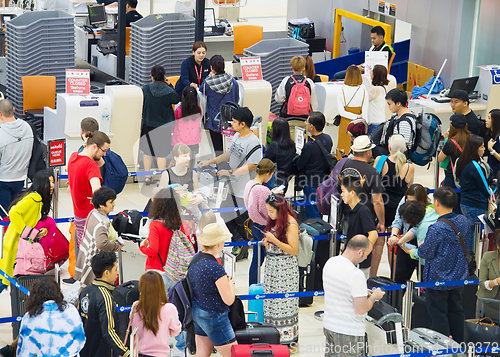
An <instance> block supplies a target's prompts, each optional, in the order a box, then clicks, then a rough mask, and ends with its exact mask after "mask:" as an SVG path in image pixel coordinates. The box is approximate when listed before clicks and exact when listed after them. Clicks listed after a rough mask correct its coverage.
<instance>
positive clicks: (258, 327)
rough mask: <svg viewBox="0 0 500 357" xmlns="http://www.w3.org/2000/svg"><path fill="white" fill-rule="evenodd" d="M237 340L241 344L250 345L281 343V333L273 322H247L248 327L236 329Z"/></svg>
mask: <svg viewBox="0 0 500 357" xmlns="http://www.w3.org/2000/svg"><path fill="white" fill-rule="evenodd" d="M234 334H235V335H236V340H237V341H238V343H239V344H244V345H249V344H255V343H269V344H279V343H280V333H279V331H278V329H277V328H276V327H274V325H272V324H266V323H262V322H247V324H246V328H245V329H241V330H235V331H234Z"/></svg>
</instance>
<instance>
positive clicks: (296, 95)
mask: <svg viewBox="0 0 500 357" xmlns="http://www.w3.org/2000/svg"><path fill="white" fill-rule="evenodd" d="M290 78H292V79H293V81H294V82H295V84H294V85H293V86H292V89H291V91H290V96H289V97H288V103H287V114H288V115H292V116H302V115H308V114H309V112H310V107H311V91H310V90H309V88H307V87H306V83H307V78H305V77H304V80H303V81H302V82H301V83H298V82H297V80H296V79H295V78H294V76H290Z"/></svg>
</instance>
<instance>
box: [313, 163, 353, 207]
mask: <svg viewBox="0 0 500 357" xmlns="http://www.w3.org/2000/svg"><path fill="white" fill-rule="evenodd" d="M347 160H348V158H347V157H345V158H343V159H341V160H339V161H338V162H337V164H336V165H335V168H334V169H333V170H332V173H331V174H330V177H328V179H326V180H325V181H323V182H322V183H321V185H319V187H318V188H317V190H316V205H317V206H318V210H319V211H320V212H321V213H322V214H330V209H331V207H330V206H331V204H332V202H331V201H332V195H335V196H336V197H338V198H339V199H340V192H339V190H338V185H337V183H338V180H339V176H340V171H342V168H343V167H344V164H345V163H346V161H347Z"/></svg>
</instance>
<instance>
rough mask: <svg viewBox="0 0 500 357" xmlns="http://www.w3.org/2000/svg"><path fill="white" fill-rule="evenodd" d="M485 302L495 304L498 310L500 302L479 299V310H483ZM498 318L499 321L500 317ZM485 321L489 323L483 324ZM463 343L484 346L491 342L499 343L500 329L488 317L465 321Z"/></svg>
mask: <svg viewBox="0 0 500 357" xmlns="http://www.w3.org/2000/svg"><path fill="white" fill-rule="evenodd" d="M485 302H488V303H492V304H497V305H498V307H499V308H500V300H495V299H481V310H484V303H485ZM499 315H500V313H499ZM498 318H499V320H500V316H498ZM485 320H489V321H490V322H485ZM464 341H465V343H466V344H467V343H469V342H473V343H474V344H476V343H478V344H482V343H485V344H486V343H491V342H492V341H500V327H499V326H497V325H495V324H494V323H493V320H492V319H491V318H490V317H486V318H482V319H469V320H465V333H464Z"/></svg>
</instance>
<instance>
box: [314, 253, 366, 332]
mask: <svg viewBox="0 0 500 357" xmlns="http://www.w3.org/2000/svg"><path fill="white" fill-rule="evenodd" d="M323 286H324V289H325V314H324V316H323V327H324V328H326V329H327V330H330V331H333V332H336V333H340V334H343V335H349V336H364V335H365V322H364V321H365V316H366V314H364V315H358V314H357V313H356V311H355V310H354V299H353V298H355V297H362V296H367V295H368V292H367V287H366V279H365V275H364V274H363V272H362V271H361V270H360V269H358V268H357V267H356V266H355V265H354V264H353V263H352V262H351V261H350V260H349V259H347V258H345V257H344V256H342V255H339V256H336V257H332V258H330V259H328V261H327V262H326V264H325V267H324V268H323Z"/></svg>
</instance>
